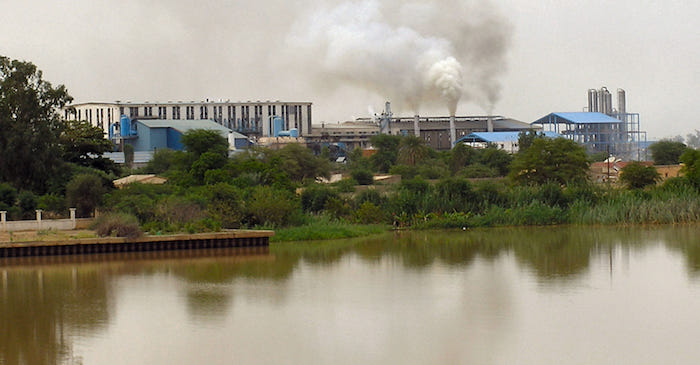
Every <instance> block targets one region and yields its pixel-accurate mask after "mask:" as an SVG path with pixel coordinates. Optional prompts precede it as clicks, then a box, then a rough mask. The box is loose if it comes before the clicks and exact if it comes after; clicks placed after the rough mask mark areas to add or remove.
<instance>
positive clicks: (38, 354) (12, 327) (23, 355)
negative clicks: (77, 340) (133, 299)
mask: <svg viewBox="0 0 700 365" xmlns="http://www.w3.org/2000/svg"><path fill="white" fill-rule="evenodd" d="M108 317H109V314H108V305H107V288H106V285H105V280H104V278H103V277H102V276H101V275H100V274H99V273H98V272H96V271H93V270H79V269H74V268H71V267H65V268H60V269H55V268H47V269H45V270H42V269H41V268H37V269H32V270H29V269H16V270H14V269H11V270H7V271H4V272H3V280H2V288H0V324H1V325H0V363H2V364H56V363H60V362H62V361H64V360H66V359H68V357H69V355H70V352H71V343H70V336H69V335H70V333H71V329H80V331H82V332H83V333H85V332H87V333H90V332H91V331H95V330H98V329H100V328H102V327H103V326H105V325H106V324H107V320H108Z"/></svg>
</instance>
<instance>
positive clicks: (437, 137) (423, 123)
mask: <svg viewBox="0 0 700 365" xmlns="http://www.w3.org/2000/svg"><path fill="white" fill-rule="evenodd" d="M452 126H454V133H455V137H456V138H455V140H456V139H457V138H461V137H464V136H467V135H469V134H471V133H474V132H520V131H523V130H528V129H532V128H533V127H532V126H530V124H528V123H524V122H521V121H518V120H515V119H510V118H505V117H502V116H455V117H449V116H434V117H429V116H413V117H395V116H393V114H392V113H391V107H390V104H389V103H387V105H386V109H385V111H384V112H383V113H381V114H380V115H377V116H376V118H358V119H356V120H354V121H350V122H345V123H336V124H332V123H323V124H321V125H320V126H319V125H314V126H313V128H312V132H311V135H307V136H306V139H307V141H309V142H310V143H322V144H338V143H341V144H343V145H344V146H346V148H347V149H349V150H350V149H354V148H355V147H360V148H367V147H369V146H370V142H369V138H370V137H371V136H373V135H377V134H391V135H401V136H408V135H413V136H419V137H420V138H422V139H423V140H424V141H425V143H426V145H428V146H429V147H431V148H433V149H436V150H449V149H451V148H452V146H453V144H454V143H453V142H452V136H451V133H452V132H451V129H452V128H451V127H452Z"/></svg>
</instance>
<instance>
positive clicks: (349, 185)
mask: <svg viewBox="0 0 700 365" xmlns="http://www.w3.org/2000/svg"><path fill="white" fill-rule="evenodd" d="M355 185H358V184H357V180H355V179H353V178H350V179H342V180H340V181H338V182H336V183H334V184H333V187H335V188H336V189H337V190H338V192H339V193H354V192H355Z"/></svg>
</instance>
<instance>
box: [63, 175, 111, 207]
mask: <svg viewBox="0 0 700 365" xmlns="http://www.w3.org/2000/svg"><path fill="white" fill-rule="evenodd" d="M105 192H106V189H105V188H104V186H103V185H102V179H100V178H99V177H98V176H96V175H92V174H80V175H76V176H75V177H74V178H73V179H72V180H71V181H70V182H69V183H68V185H66V200H67V201H68V204H69V205H70V206H71V207H75V208H77V214H78V216H80V217H85V216H90V215H91V214H92V213H93V212H94V211H95V208H96V207H97V205H98V204H99V203H100V201H101V200H102V196H103V195H104V194H105Z"/></svg>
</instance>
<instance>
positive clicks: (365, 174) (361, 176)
mask: <svg viewBox="0 0 700 365" xmlns="http://www.w3.org/2000/svg"><path fill="white" fill-rule="evenodd" d="M352 178H353V179H355V181H357V183H358V184H360V185H372V184H373V183H374V175H372V173H371V172H370V171H369V170H364V169H359V170H355V171H353V172H352Z"/></svg>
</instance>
